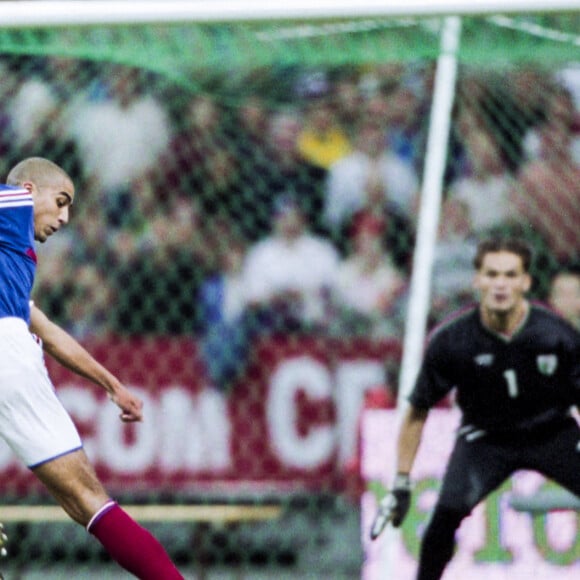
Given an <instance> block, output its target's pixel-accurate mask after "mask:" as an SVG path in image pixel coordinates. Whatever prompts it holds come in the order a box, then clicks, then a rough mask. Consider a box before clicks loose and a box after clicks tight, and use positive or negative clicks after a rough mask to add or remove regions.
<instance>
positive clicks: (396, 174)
mask: <svg viewBox="0 0 580 580" xmlns="http://www.w3.org/2000/svg"><path fill="white" fill-rule="evenodd" d="M384 140H385V133H384V127H383V124H382V123H381V122H380V121H377V120H374V119H371V120H367V121H364V122H363V123H362V126H361V127H360V130H359V132H358V135H357V137H356V140H355V144H354V147H355V149H354V151H353V152H352V153H350V154H349V155H347V156H345V157H343V158H342V159H340V160H339V161H337V162H336V163H335V164H334V165H332V167H331V168H330V170H329V173H328V180H327V188H326V198H325V203H324V219H325V221H326V224H327V226H328V227H329V228H330V230H331V231H334V232H336V231H337V230H340V228H341V227H342V226H343V224H344V223H345V222H348V220H350V219H351V218H352V216H353V215H354V213H355V212H356V211H358V210H360V209H361V208H362V207H363V206H364V204H365V193H364V192H365V188H366V185H367V183H368V180H369V178H370V176H371V175H373V174H374V175H377V176H378V177H379V179H380V183H381V184H382V186H383V192H384V195H385V203H387V202H389V203H390V204H392V205H393V207H395V208H396V210H397V211H398V212H400V213H401V214H402V215H404V216H407V217H411V216H412V215H413V210H414V208H415V207H416V201H417V194H418V190H419V181H418V177H417V174H416V173H415V172H414V171H413V169H412V168H411V167H410V166H409V165H408V164H406V163H405V162H404V161H402V160H401V159H400V158H399V157H397V156H396V155H395V154H393V153H392V152H390V151H387V150H386V149H385V142H384Z"/></svg>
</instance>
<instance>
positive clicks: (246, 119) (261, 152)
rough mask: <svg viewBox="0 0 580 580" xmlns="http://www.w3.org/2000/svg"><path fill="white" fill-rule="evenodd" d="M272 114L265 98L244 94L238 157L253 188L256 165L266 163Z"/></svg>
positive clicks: (237, 118)
mask: <svg viewBox="0 0 580 580" xmlns="http://www.w3.org/2000/svg"><path fill="white" fill-rule="evenodd" d="M270 114H271V113H270V109H269V108H268V106H267V103H266V101H265V99H263V98H262V97H260V96H259V95H256V94H250V95H248V96H246V97H244V98H243V99H242V100H241V102H240V104H239V106H238V109H237V111H236V114H235V117H234V120H235V123H234V125H235V127H234V129H233V138H234V147H235V156H236V159H237V160H238V168H239V172H240V179H241V181H242V183H243V184H244V186H245V187H249V188H251V187H253V184H254V182H255V181H256V173H255V168H256V167H260V166H263V165H265V163H266V157H267V147H268V126H269V123H270Z"/></svg>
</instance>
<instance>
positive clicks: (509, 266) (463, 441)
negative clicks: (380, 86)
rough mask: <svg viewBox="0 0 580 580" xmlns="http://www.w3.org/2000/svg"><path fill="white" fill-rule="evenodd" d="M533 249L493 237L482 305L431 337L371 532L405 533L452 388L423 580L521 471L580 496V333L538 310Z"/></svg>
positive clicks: (481, 275) (480, 270) (481, 260)
mask: <svg viewBox="0 0 580 580" xmlns="http://www.w3.org/2000/svg"><path fill="white" fill-rule="evenodd" d="M531 260H532V252H531V249H530V248H529V246H528V244H526V243H524V242H523V241H521V240H513V239H508V240H506V239H501V238H499V239H495V238H494V239H486V240H483V241H482V242H481V243H480V245H479V246H478V249H477V254H476V258H475V260H474V266H475V279H474V280H475V287H476V289H477V291H478V293H479V302H478V303H477V304H474V306H473V307H472V308H469V309H466V310H464V311H462V312H460V313H457V315H456V316H454V317H452V318H450V319H449V320H448V321H447V323H445V324H442V325H441V326H440V327H439V328H437V329H436V330H435V331H434V332H433V333H431V335H430V338H429V341H428V345H427V348H426V352H425V356H424V358H423V363H422V365H421V368H420V371H419V373H418V377H417V380H416V383H415V386H414V388H413V389H412V392H411V394H410V395H409V405H408V407H407V409H406V411H405V413H404V417H403V420H402V423H401V428H400V431H399V436H398V442H397V460H396V465H395V471H396V476H395V480H394V484H393V486H392V488H391V490H390V491H389V493H388V494H387V495H386V496H385V498H383V499H382V500H381V503H380V506H379V510H378V513H377V516H376V518H375V520H374V522H373V525H372V529H371V537H372V538H376V537H377V536H378V535H379V534H380V533H381V532H382V530H383V529H384V528H385V526H386V525H387V524H388V523H389V522H392V524H393V525H394V526H397V527H398V526H400V525H401V524H402V523H403V521H404V519H405V517H406V515H407V513H408V511H409V508H410V507H411V493H412V491H411V480H410V477H411V475H410V474H411V471H412V468H413V465H414V463H415V461H416V459H417V457H418V455H417V452H418V450H419V447H420V442H421V436H422V434H423V430H424V426H425V423H426V421H427V420H428V416H429V412H430V410H431V409H432V408H433V407H434V406H435V405H436V404H437V403H438V401H440V400H441V399H442V398H444V397H445V396H447V395H448V394H449V393H451V392H452V391H455V392H456V393H457V396H456V401H457V404H458V406H459V408H460V410H461V415H462V417H461V424H460V427H459V428H458V429H457V436H456V438H455V444H454V448H453V450H452V452H451V457H450V459H449V461H448V464H447V466H446V470H445V475H444V476H443V481H442V484H441V489H440V492H439V494H438V498H437V501H436V503H435V507H434V509H433V513H432V514H431V515H430V517H429V519H428V523H427V526H426V527H425V530H424V533H423V536H422V540H421V548H420V551H419V565H418V571H417V575H416V578H417V580H438V579H439V578H441V577H442V576H443V574H444V571H445V568H446V567H447V564H448V562H449V561H450V560H451V558H452V557H453V552H454V547H455V541H456V532H457V530H458V529H459V527H460V525H461V523H462V521H464V519H465V518H466V517H467V516H468V515H469V514H470V513H472V510H473V509H474V508H475V507H476V506H477V505H478V504H480V502H482V501H483V500H484V499H485V498H486V497H487V496H488V495H489V494H490V493H491V492H492V491H494V490H496V489H498V488H500V486H501V485H502V484H503V483H504V482H505V481H506V480H507V479H508V478H510V477H511V475H512V474H514V473H515V472H516V471H518V470H521V469H532V470H535V471H537V472H539V473H540V474H542V475H543V476H545V477H547V478H549V479H551V480H553V481H554V482H556V483H558V484H559V485H561V486H563V487H565V488H566V489H568V490H569V491H570V492H572V493H573V494H575V495H576V496H578V497H580V479H579V478H578V471H579V470H580V454H579V453H578V440H579V438H580V427H579V425H578V423H577V421H576V420H575V419H574V417H573V416H572V408H573V407H574V406H578V404H580V358H579V357H578V353H579V352H580V333H578V332H577V331H575V330H574V329H573V328H572V327H571V326H570V325H568V324H566V323H565V322H564V321H563V320H562V319H561V318H560V317H559V316H557V315H555V314H554V313H553V312H550V311H549V310H548V309H546V308H544V307H542V306H539V305H536V304H534V303H532V302H530V301H529V300H528V299H527V298H526V295H527V292H528V290H529V289H530V287H531V284H532V280H531V277H530V275H529V264H530V262H531Z"/></svg>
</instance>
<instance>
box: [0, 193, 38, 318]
mask: <svg viewBox="0 0 580 580" xmlns="http://www.w3.org/2000/svg"><path fill="white" fill-rule="evenodd" d="M35 270H36V253H35V251H34V205H33V201H32V194H31V193H30V192H29V191H28V190H27V189H23V188H21V187H11V186H8V185H0V318H5V317H7V316H15V317H17V318H22V319H23V320H25V321H26V323H27V324H28V323H29V322H30V305H29V300H30V293H31V291H32V284H33V282H34V272H35Z"/></svg>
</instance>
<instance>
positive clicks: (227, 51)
mask: <svg viewBox="0 0 580 580" xmlns="http://www.w3.org/2000/svg"><path fill="white" fill-rule="evenodd" d="M444 22H445V20H444V19H443V18H440V17H427V16H400V17H394V16H376V15H373V16H360V17H349V18H345V17H342V18H341V17H334V18H322V17H317V18H311V19H304V18H286V19H282V18H280V19H275V20H274V19H258V20H250V19H237V20H230V21H219V20H217V19H213V20H205V21H200V22H190V21H187V20H183V21H179V22H158V23H137V24H128V23H119V24H113V23H111V24H82V25H80V24H79V25H64V24H62V25H60V24H54V25H28V26H27V25H6V26H3V25H2V18H1V16H0V79H1V82H0V93H1V97H0V128H1V129H0V174H1V175H2V176H6V174H7V172H8V170H9V169H10V167H11V166H12V165H14V164H15V163H16V162H17V161H19V160H20V159H22V158H24V157H28V156H43V157H48V158H50V159H52V160H54V161H55V162H57V163H59V164H61V165H62V166H63V167H64V168H65V169H66V170H67V171H68V172H69V173H70V175H71V176H72V178H73V179H74V182H75V184H76V190H77V198H76V200H75V203H74V206H73V208H72V211H71V220H70V223H69V224H68V225H67V226H66V227H65V228H63V230H62V231H61V232H59V233H58V235H57V236H55V237H54V238H53V239H51V240H50V241H49V242H48V243H47V244H43V245H42V246H40V247H39V248H38V256H39V264H38V272H37V279H36V283H35V289H34V296H33V298H34V300H35V303H36V304H37V305H38V306H40V307H41V308H42V309H43V310H44V311H45V312H46V313H47V314H48V315H49V316H51V317H52V318H53V319H54V320H55V321H56V322H58V323H59V324H61V325H62V326H63V327H64V328H66V329H67V330H68V331H69V332H70V333H71V334H72V335H73V336H75V337H76V338H78V339H79V340H80V341H81V342H82V344H84V345H85V346H87V348H88V349H89V350H90V351H91V352H92V353H93V354H94V355H95V356H96V357H97V358H98V359H99V360H100V361H101V362H103V363H104V364H105V365H106V366H107V367H108V368H110V369H111V370H112V371H113V372H114V373H116V374H117V375H118V376H119V377H120V378H121V379H122V380H123V381H124V382H125V383H126V384H127V385H129V386H130V387H131V388H134V389H135V390H136V392H138V393H139V394H140V395H141V396H142V397H143V399H144V401H145V404H146V420H145V422H144V423H143V424H142V425H139V426H137V427H127V426H123V425H121V424H120V422H119V421H118V418H117V413H116V411H115V408H114V407H113V406H112V405H111V404H110V403H109V402H108V401H107V399H106V398H105V397H104V396H103V393H101V392H99V391H98V390H97V389H96V388H95V387H94V386H91V385H89V384H88V383H87V382H86V381H84V380H82V379H80V378H78V377H74V376H72V375H71V374H69V373H67V372H65V371H64V370H62V369H61V368H59V367H58V366H57V365H56V364H55V363H53V362H52V361H48V366H49V370H50V372H51V375H52V377H53V381H54V383H55V385H56V387H57V391H58V393H59V395H60V397H61V398H62V400H63V403H64V404H65V406H66V407H67V409H69V411H70V412H71V414H72V416H73V418H74V419H75V421H76V423H77V425H78V426H79V430H80V431H81V434H82V436H83V439H84V442H85V446H86V449H87V452H88V453H89V455H90V456H91V459H92V460H93V461H94V463H95V465H96V467H97V470H98V472H99V475H100V476H101V478H102V479H103V481H104V483H105V485H106V486H107V487H108V488H109V489H110V490H111V493H113V494H114V495H115V496H116V497H119V498H120V499H122V500H123V501H125V502H128V503H130V504H138V505H139V506H144V505H146V504H155V505H157V504H160V505H165V504H172V505H177V506H180V505H183V506H184V512H183V513H184V514H186V515H184V517H183V520H187V521H175V518H174V519H172V521H171V523H167V522H165V523H164V522H163V521H157V520H163V518H162V517H159V515H156V516H155V520H156V522H154V523H153V525H154V526H159V528H158V532H159V534H160V536H161V537H162V540H165V541H166V542H165V543H166V545H168V547H169V548H170V550H173V555H174V556H175V557H176V558H178V559H181V560H183V561H186V562H189V563H194V564H200V565H208V564H212V565H213V564H215V565H220V564H226V565H230V564H239V565H243V566H252V565H256V566H257V565H261V566H264V565H276V566H287V567H296V566H302V567H303V568H302V569H310V570H315V571H316V573H319V574H320V576H319V577H325V574H329V573H330V572H329V571H332V572H333V573H334V575H333V577H335V578H339V577H342V576H341V574H342V575H343V576H344V577H345V578H347V577H351V578H352V577H356V576H357V574H358V573H359V572H360V569H361V566H362V561H363V548H364V547H363V544H364V542H361V539H360V537H361V536H360V534H361V528H360V524H359V519H360V516H359V505H360V497H361V494H362V493H363V491H364V489H365V488H366V486H367V484H368V483H369V481H368V477H367V476H368V474H364V473H361V466H360V449H361V433H360V431H361V423H360V415H361V411H362V410H363V409H364V408H374V407H380V408H391V409H394V408H395V406H396V400H397V393H398V389H399V376H400V375H399V371H400V366H401V360H402V353H403V343H404V336H405V330H406V320H407V314H408V313H409V311H410V309H412V308H414V307H415V306H414V303H413V293H412V292H411V281H412V279H413V275H414V269H413V264H416V263H417V255H416V251H415V250H416V242H417V240H418V238H419V237H420V230H419V227H420V226H421V223H423V221H424V218H428V216H422V215H420V214H421V207H422V202H423V197H422V196H423V195H424V194H425V190H426V188H427V187H428V185H429V184H426V183H425V179H424V178H425V177H426V175H428V172H427V167H428V165H427V161H428V159H429V157H430V155H431V154H433V152H432V151H429V143H430V141H431V139H430V133H429V130H430V127H431V124H432V121H433V117H434V115H437V114H439V113H438V111H437V110H436V109H434V108H433V99H434V96H435V88H436V87H437V84H438V82H437V81H438V78H437V77H438V66H437V63H438V59H439V57H440V53H441V31H442V27H443V24H444ZM458 40H459V42H458V46H457V50H456V51H455V52H454V53H453V54H451V55H449V56H450V57H451V58H453V59H456V61H455V62H456V64H457V71H456V77H455V78H454V79H453V81H452V82H451V81H450V82H449V83H448V86H447V87H446V88H447V90H448V92H449V97H450V99H451V100H450V102H449V103H448V104H449V105H450V109H451V116H450V128H449V135H448V137H447V135H441V136H440V137H441V143H442V147H443V150H442V152H443V156H442V160H443V165H442V167H441V168H440V169H441V175H442V179H441V184H440V185H439V184H437V183H435V184H430V185H432V186H434V187H435V188H436V189H437V188H438V189H439V190H440V192H439V193H440V197H441V201H440V202H439V201H438V202H437V206H436V212H437V213H438V215H440V216H441V219H435V220H434V227H435V229H436V231H435V237H434V239H433V248H432V249H433V256H432V259H431V260H430V262H429V268H430V269H431V270H432V275H431V276H430V277H429V282H428V284H429V292H428V298H427V300H428V316H427V319H426V321H425V326H426V327H430V326H431V325H433V324H435V323H436V322H437V321H438V320H440V319H441V318H442V317H443V316H445V315H446V314H448V313H449V312H450V311H451V310H452V309H454V308H457V307H460V306H462V305H463V304H465V303H467V302H468V301H471V300H472V298H473V296H472V294H471V259H472V257H473V251H474V246H475V244H476V242H477V240H478V239H480V238H481V237H483V236H485V235H487V234H489V233H492V232H497V231H499V232H504V231H505V232H514V233H517V234H520V235H523V236H526V237H527V238H528V239H529V240H530V242H531V243H532V244H533V245H534V248H535V250H536V258H537V259H536V261H535V265H534V269H533V277H534V285H533V288H532V296H533V297H534V298H538V299H541V300H546V301H551V302H552V304H553V305H554V306H555V307H557V308H559V309H561V310H562V312H563V313H565V314H566V315H567V316H569V318H570V320H572V321H573V322H574V323H575V324H578V321H579V319H580V313H579V312H578V306H577V304H578V300H579V299H578V294H579V293H580V289H578V286H579V285H580V282H579V279H580V278H579V276H580V275H579V274H578V271H579V270H578V268H579V266H580V233H579V230H578V224H579V223H580V114H579V111H580V16H579V14H578V13H577V12H553V11H552V12H546V13H540V12H536V13H529V14H510V15H499V14H497V15H491V14H490V15H476V16H473V15H471V16H466V17H463V18H462V19H461V31H460V34H459V38H458ZM439 153H441V150H440V151H439ZM563 271H566V272H567V276H568V278H566V279H565V280H562V279H561V278H559V277H557V276H556V275H557V274H561V273H562V272H563ZM574 284H576V290H574ZM570 292H576V294H575V298H574V296H572V297H570V294H569V293H570ZM574 300H575V304H576V305H575V306H574ZM574 309H575V310H574ZM414 331H415V332H419V333H420V332H422V329H421V328H419V329H418V330H417V329H414ZM442 411H445V410H442ZM392 412H393V413H396V411H394V410H393V411H392ZM391 419H392V420H393V421H394V417H391ZM386 444H387V442H385V445H386ZM0 474H1V477H0V488H1V491H2V496H3V498H4V501H5V503H6V504H10V506H11V507H15V506H22V505H33V506H36V507H38V506H42V505H45V504H47V503H49V502H48V499H47V497H46V496H45V494H44V492H43V491H42V489H41V488H40V487H39V486H38V484H37V483H36V482H35V481H34V480H33V478H32V477H31V475H30V474H29V473H28V472H27V471H26V470H25V469H23V468H22V467H21V466H19V465H18V464H17V463H16V462H15V460H14V458H13V457H12V455H11V454H10V452H9V451H8V450H7V449H5V448H4V447H2V448H0ZM371 483H372V482H371ZM375 483H376V482H375ZM503 493H505V490H504V492H503ZM493 501H496V502H497V501H498V500H497V499H495V500H493ZM223 504H228V505H230V506H238V505H239V506H241V507H243V506H253V507H256V508H259V507H260V506H263V507H264V510H263V511H262V512H260V510H258V509H256V510H249V511H248V510H244V509H241V510H239V511H236V512H235V513H236V514H239V517H238V518H233V517H232V518H230V517H229V516H228V515H227V514H229V513H230V512H229V511H227V510H226V511H223V510H221V511H220V509H219V507H220V506H223ZM272 505H275V506H279V507H281V508H282V509H281V510H277V509H276V510H271V509H269V508H271V507H272ZM192 506H199V507H204V508H205V507H208V506H215V507H216V509H215V510H214V511H211V512H207V511H203V510H199V511H196V510H191V509H189V508H191V507H192ZM185 507H187V508H188V509H187V510H186V509H185ZM0 512H1V510H0ZM10 513H13V514H14V515H13V520H14V521H13V523H8V524H7V526H8V527H9V528H12V530H10V529H9V532H10V531H11V532H12V536H13V537H14V536H16V537H17V538H18V541H16V542H14V546H13V548H12V554H11V557H12V558H13V561H18V559H20V561H21V562H26V561H27V560H29V559H30V558H31V556H34V557H35V558H36V557H38V558H39V559H40V560H42V561H46V562H50V561H53V560H64V561H71V562H73V561H76V560H78V559H79V558H84V559H85V560H87V559H88V560H89V561H99V560H100V559H102V558H103V556H102V554H101V553H100V552H98V551H97V549H94V551H91V548H90V546H91V544H90V542H89V541H88V540H87V539H86V538H85V536H84V534H83V531H82V530H80V531H78V530H76V528H73V527H72V526H71V527H69V526H68V525H66V524H62V523H57V522H56V521H53V522H46V521H44V520H43V517H44V516H43V515H42V514H43V513H45V514H48V515H46V518H47V519H51V518H53V516H52V515H50V514H54V512H53V511H50V510H48V511H46V512H42V511H40V512H34V514H35V515H34V518H31V517H29V515H30V514H28V513H27V512H26V510H25V509H24V510H23V511H18V510H16V511H14V512H10ZM31 513H32V512H31ZM154 513H155V514H159V511H155V512H154ZM168 513H169V512H168ZM171 513H174V512H173V511H171ZM489 513H490V514H491V515H489V517H491V518H495V520H493V521H492V524H490V525H492V527H493V525H496V526H500V523H499V519H501V516H500V512H499V511H497V510H496V511H493V510H491V511H490V512H489ZM208 514H209V515H208ZM224 514H226V515H224ZM161 515H162V514H161ZM543 517H544V518H548V516H543ZM31 519H35V520H36V521H37V523H36V524H31V523H30V520H31ZM56 519H58V518H56ZM177 519H179V518H177ZM0 520H1V516H0ZM411 520H412V521H411V525H412V526H413V530H415V529H417V530H418V529H420V524H421V522H420V517H419V516H417V517H413V518H411ZM57 525H58V526H63V528H62V534H61V535H58V539H56V538H57V536H56V535H55V536H53V537H54V538H55V539H54V541H47V540H46V538H47V533H46V528H45V526H57ZM364 525H365V524H364V522H363V527H364ZM545 525H546V526H548V525H549V522H546V523H545ZM570 525H576V531H577V525H578V520H577V518H576V520H575V523H574V522H573V523H572V524H570ZM51 529H52V528H51ZM534 529H535V528H534ZM542 530H544V528H542ZM527 533H528V534H529V535H530V538H531V539H530V541H529V545H526V546H525V550H527V552H526V554H531V556H530V559H531V560H533V561H538V562H540V563H539V564H538V565H544V563H545V562H544V560H550V561H549V562H548V564H550V565H551V566H552V568H553V569H552V568H551V569H550V576H549V577H550V578H552V577H553V578H556V577H559V576H557V575H556V574H557V573H562V574H566V573H567V572H566V571H567V570H568V569H569V567H568V564H572V563H573V562H574V561H575V560H577V556H578V549H579V545H578V539H577V538H578V534H577V533H576V539H575V540H572V541H570V542H568V544H566V541H565V540H562V539H558V540H553V536H552V535H550V534H546V535H543V532H542V531H537V530H536V531H533V530H532V531H529V530H528V532H527ZM362 534H363V536H364V537H366V535H367V531H366V529H363V530H362ZM488 540H489V543H488V544H486V545H485V546H483V547H481V546H480V550H479V552H477V554H476V555H475V556H473V554H472V560H478V561H479V565H480V567H481V570H486V568H485V565H486V564H490V563H494V562H501V563H505V564H506V567H507V568H506V569H509V562H508V560H510V558H508V557H507V556H506V550H505V547H504V546H501V545H499V544H498V543H497V542H495V540H493V538H488ZM405 541H406V542H407V543H406V546H407V549H408V552H409V554H411V556H414V555H416V550H417V543H418V536H417V534H416V533H415V532H414V531H409V533H407V534H406V536H405ZM494 542H495V543H494ZM551 542H555V543H554V544H552V543H551ZM474 551H476V550H474ZM349 574H350V576H349ZM470 577H473V578H475V577H476V576H470ZM564 577H569V576H565V575H562V578H564Z"/></svg>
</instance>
